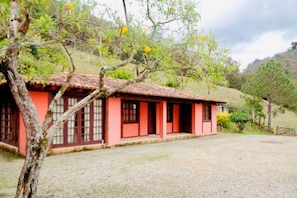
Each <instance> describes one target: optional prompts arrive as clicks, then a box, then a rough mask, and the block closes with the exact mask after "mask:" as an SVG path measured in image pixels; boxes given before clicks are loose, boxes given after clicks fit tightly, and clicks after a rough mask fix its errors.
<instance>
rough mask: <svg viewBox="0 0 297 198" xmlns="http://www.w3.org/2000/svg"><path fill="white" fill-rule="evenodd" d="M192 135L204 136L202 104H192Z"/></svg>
mask: <svg viewBox="0 0 297 198" xmlns="http://www.w3.org/2000/svg"><path fill="white" fill-rule="evenodd" d="M192 133H193V134H195V135H197V136H199V135H203V134H204V128H203V126H202V104H197V103H195V104H192Z"/></svg>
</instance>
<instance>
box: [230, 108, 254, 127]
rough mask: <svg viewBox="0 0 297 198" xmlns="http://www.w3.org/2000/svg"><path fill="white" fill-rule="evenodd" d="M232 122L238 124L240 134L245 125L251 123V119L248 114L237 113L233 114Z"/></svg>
mask: <svg viewBox="0 0 297 198" xmlns="http://www.w3.org/2000/svg"><path fill="white" fill-rule="evenodd" d="M230 120H231V122H234V123H235V124H236V126H237V128H238V130H239V132H242V131H243V129H244V127H245V124H246V123H247V122H249V121H250V118H249V115H248V114H247V113H246V112H243V111H235V112H233V113H232V114H231V116H230Z"/></svg>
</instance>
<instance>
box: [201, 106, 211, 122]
mask: <svg viewBox="0 0 297 198" xmlns="http://www.w3.org/2000/svg"><path fill="white" fill-rule="evenodd" d="M203 120H204V121H210V120H211V105H203Z"/></svg>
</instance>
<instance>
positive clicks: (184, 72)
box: [0, 0, 236, 197]
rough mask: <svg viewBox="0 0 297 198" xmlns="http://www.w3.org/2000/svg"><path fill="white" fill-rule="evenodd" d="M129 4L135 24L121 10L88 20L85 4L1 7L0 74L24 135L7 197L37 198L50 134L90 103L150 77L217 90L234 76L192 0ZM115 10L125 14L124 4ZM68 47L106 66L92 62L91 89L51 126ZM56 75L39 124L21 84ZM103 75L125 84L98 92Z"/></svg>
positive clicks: (46, 0)
mask: <svg viewBox="0 0 297 198" xmlns="http://www.w3.org/2000/svg"><path fill="white" fill-rule="evenodd" d="M135 3H138V6H139V10H140V11H142V13H140V14H143V15H144V16H143V17H139V18H136V17H132V16H130V15H128V14H127V11H126V9H124V10H125V13H126V15H125V19H122V18H121V17H119V16H118V15H117V14H116V12H113V11H112V9H108V8H106V7H105V8H104V9H101V10H104V12H101V13H99V15H101V16H105V15H107V16H108V19H109V20H110V21H107V20H104V19H103V17H101V16H100V17H99V18H98V17H96V16H93V15H91V14H90V13H92V9H94V8H95V7H96V5H95V2H92V1H87V2H85V1H80V0H74V1H72V3H69V2H68V1H67V2H66V1H63V0H62V1H56V0H54V1H52V0H41V1H31V0H30V1H29V0H28V1H20V0H14V1H8V0H6V1H1V3H0V7H1V9H0V13H1V15H0V16H1V17H0V72H1V73H2V75H3V76H4V77H5V79H6V80H7V83H8V85H9V88H10V90H11V93H12V95H13V97H14V100H15V102H16V103H17V106H18V107H19V109H20V112H21V114H22V117H23V121H24V125H25V127H26V133H27V135H26V137H27V145H26V146H27V151H26V152H27V153H26V158H25V162H24V166H23V169H22V171H21V174H20V176H19V180H18V186H17V190H16V196H15V197H36V196H37V189H38V178H39V173H40V170H41V168H42V165H43V162H44V159H45V157H46V155H47V152H48V149H49V148H50V145H51V142H52V139H53V137H54V135H55V132H56V131H57V129H58V128H60V127H61V126H63V124H64V122H65V121H66V120H68V119H69V118H70V117H71V116H72V115H73V114H74V113H75V112H77V111H78V110H79V109H81V108H83V107H84V106H86V105H88V104H90V103H91V102H92V101H94V100H95V99H96V98H106V97H108V96H109V95H111V94H113V93H114V92H115V91H117V89H121V88H123V87H125V86H127V85H129V84H132V83H136V82H141V81H144V80H145V79H147V78H148V77H149V76H151V75H152V74H153V73H155V72H160V71H162V72H164V73H166V74H167V73H169V74H170V75H175V74H176V75H177V78H176V79H178V80H181V81H182V79H183V78H184V77H187V78H188V77H190V78H191V79H195V80H204V81H205V82H208V84H212V83H215V84H223V83H224V82H225V79H224V76H225V75H226V74H227V73H228V72H229V71H230V70H233V69H236V64H233V62H232V61H231V59H230V57H229V55H228V53H229V52H228V50H226V49H222V48H220V47H219V46H218V43H217V42H216V41H215V38H214V36H213V35H212V34H211V32H210V33H209V34H208V35H205V34H203V33H202V32H200V31H199V29H198V28H197V22H199V19H200V15H199V13H197V12H196V10H197V9H196V6H197V2H196V1H194V0H185V1H177V0H168V1H157V0H153V1H144V0H138V1H135ZM123 4H124V6H123V7H124V8H126V5H125V1H123ZM99 10H100V9H99ZM145 20H146V21H145ZM171 23H175V24H174V26H170V24H171ZM144 24H145V26H144ZM170 27H175V28H176V29H173V30H170ZM165 30H166V34H164V36H163V37H162V35H163V33H164V31H165ZM176 30H178V31H176ZM177 41H178V42H177ZM70 46H71V47H72V48H75V49H79V50H83V51H85V52H89V53H90V52H91V53H92V54H93V55H96V56H97V57H98V58H97V59H95V60H102V58H103V57H105V58H106V60H107V62H104V63H103V62H97V63H96V65H97V70H96V71H93V73H98V74H99V75H98V77H99V85H98V87H97V89H96V90H94V91H93V92H92V93H90V94H89V95H87V96H86V97H85V98H83V99H82V100H80V101H79V102H77V103H76V104H75V105H73V106H72V107H71V108H69V109H68V110H67V111H66V112H64V113H62V114H61V115H60V117H59V118H57V120H56V121H55V122H53V116H52V115H53V110H54V108H55V106H56V104H57V101H58V100H59V99H60V98H61V97H62V95H63V94H64V92H65V91H66V89H67V87H68V85H69V83H70V80H71V78H72V76H73V74H74V72H75V69H76V68H77V67H76V62H75V61H74V60H73V56H72V52H71V51H70V50H69V47H70ZM132 63H133V64H134V66H135V67H134V70H133V71H135V72H134V73H133V75H132V77H131V76H129V75H127V73H126V72H125V70H123V71H117V70H118V69H120V68H124V67H125V66H128V65H129V64H132ZM57 68H61V71H67V72H68V76H67V79H66V81H65V83H64V85H63V86H62V87H61V89H60V90H59V91H58V92H57V93H56V95H55V96H54V97H53V99H52V100H51V101H50V104H49V107H48V111H47V114H46V115H45V119H44V121H43V122H40V120H39V117H38V113H37V110H36V108H35V106H34V104H33V102H32V100H31V97H30V94H29V92H28V89H27V87H26V84H25V82H24V80H23V77H25V76H26V77H28V78H35V77H44V78H45V79H46V77H48V76H49V75H51V74H52V73H53V72H54V71H56V70H57ZM107 72H109V73H110V72H111V73H112V72H115V73H114V75H117V76H118V77H121V78H126V79H129V80H127V81H126V82H124V83H123V84H122V85H121V86H119V87H117V89H111V90H106V89H104V81H103V79H104V77H105V76H106V74H107ZM116 72H118V74H117V73H116Z"/></svg>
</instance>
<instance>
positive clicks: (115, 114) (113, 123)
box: [105, 97, 122, 146]
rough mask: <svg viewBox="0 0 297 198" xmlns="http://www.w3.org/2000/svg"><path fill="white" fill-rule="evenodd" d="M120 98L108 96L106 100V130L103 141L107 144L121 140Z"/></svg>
mask: <svg viewBox="0 0 297 198" xmlns="http://www.w3.org/2000/svg"><path fill="white" fill-rule="evenodd" d="M120 109H121V99H120V98H111V97H110V98H108V99H107V100H106V130H105V131H106V132H105V134H106V135H105V137H106V138H105V141H106V144H107V145H108V146H114V145H117V144H119V143H120V140H121V116H122V115H121V113H119V110H120Z"/></svg>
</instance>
